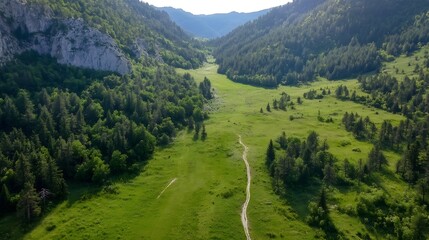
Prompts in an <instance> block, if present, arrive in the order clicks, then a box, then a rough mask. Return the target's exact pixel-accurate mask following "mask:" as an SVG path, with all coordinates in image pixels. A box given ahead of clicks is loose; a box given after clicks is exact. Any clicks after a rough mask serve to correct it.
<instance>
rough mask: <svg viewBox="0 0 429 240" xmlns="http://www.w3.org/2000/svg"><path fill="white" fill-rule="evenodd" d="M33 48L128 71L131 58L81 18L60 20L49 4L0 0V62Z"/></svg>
mask: <svg viewBox="0 0 429 240" xmlns="http://www.w3.org/2000/svg"><path fill="white" fill-rule="evenodd" d="M27 50H34V51H36V52H38V53H40V54H47V55H50V56H52V57H54V58H56V59H57V61H58V62H59V63H61V64H69V65H73V66H77V67H83V68H91V69H95V70H103V71H112V72H117V73H119V74H126V73H129V72H130V71H131V64H130V62H129V60H128V59H127V58H126V57H125V55H124V54H123V53H122V51H121V50H120V48H119V47H118V46H117V44H116V43H115V41H114V40H113V39H112V38H111V37H110V36H109V35H107V34H104V33H102V32H100V31H99V30H97V29H94V28H91V27H89V26H87V25H86V24H85V23H84V22H83V20H81V19H58V18H54V17H53V13H52V11H51V10H50V9H49V8H48V7H46V6H40V5H35V4H29V3H27V2H26V1H25V0H8V1H1V2H0V64H1V63H5V62H6V61H9V60H10V59H11V58H13V56H14V55H16V54H19V53H21V52H23V51H27Z"/></svg>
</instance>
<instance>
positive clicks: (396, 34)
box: [214, 0, 429, 87]
mask: <svg viewBox="0 0 429 240" xmlns="http://www.w3.org/2000/svg"><path fill="white" fill-rule="evenodd" d="M303 5H305V6H306V7H303ZM428 8H429V3H428V2H427V1H424V0H418V1H412V2H409V1H406V0H394V1H387V0H382V1H370V0H358V1H331V0H329V1H310V0H301V1H294V2H293V3H291V4H288V5H285V6H283V7H280V8H279V9H275V10H273V11H272V12H270V13H268V14H267V15H266V16H265V17H262V18H260V19H258V20H256V21H254V22H252V23H249V24H247V25H244V26H243V27H240V28H238V29H236V30H235V31H233V32H232V33H230V34H228V35H227V36H225V37H223V38H221V39H219V40H217V41H215V45H216V48H215V51H214V56H215V57H216V61H217V63H218V64H219V65H220V67H219V72H220V73H222V74H226V75H227V76H228V77H229V78H230V79H232V80H233V81H238V82H242V83H247V84H252V85H259V86H265V87H267V86H268V87H273V86H276V85H277V84H287V85H298V84H301V83H305V82H309V81H313V80H314V79H316V77H318V76H322V77H326V78H328V79H343V78H349V77H355V76H358V75H360V74H363V73H368V72H372V71H377V70H379V68H380V67H381V61H382V59H383V57H382V54H380V50H381V49H382V48H383V47H382V46H383V44H384V49H387V48H389V50H387V52H389V53H392V54H393V53H395V54H399V53H409V52H410V51H413V50H415V49H417V48H418V47H419V46H422V45H424V44H426V43H428V39H427V35H428V34H427V28H428V27H427V25H428V24H426V22H427V16H426V15H425V13H426V12H427V9H428ZM377 9H384V10H385V11H383V13H380V12H379V11H378V10H377ZM292 10H294V12H293V13H289V11H292ZM416 16H417V17H416ZM268 18H273V19H277V21H268V20H267V19H268ZM282 23H283V24H282ZM404 29H405V30H404Z"/></svg>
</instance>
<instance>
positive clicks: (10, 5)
mask: <svg viewBox="0 0 429 240" xmlns="http://www.w3.org/2000/svg"><path fill="white" fill-rule="evenodd" d="M100 5H102V6H103V7H100ZM0 12H1V13H2V14H1V17H0V32H1V35H0V43H2V44H1V45H0V62H6V61H8V60H10V59H11V58H13V56H14V55H15V54H19V53H21V52H23V51H27V50H34V51H36V52H38V53H40V54H47V55H50V56H51V57H54V58H56V59H57V60H58V62H59V63H63V64H70V65H73V66H78V67H86V68H92V69H96V70H107V71H113V72H117V73H120V74H124V73H129V72H130V71H131V63H132V62H133V61H139V59H141V58H144V57H150V58H153V59H157V60H158V61H163V62H165V63H167V64H169V65H172V66H176V67H183V68H192V67H197V66H199V65H200V64H201V63H202V61H203V60H204V55H203V54H201V53H200V52H199V50H197V49H196V46H197V43H196V42H194V41H193V40H192V39H191V38H189V37H188V36H187V35H186V34H185V33H184V32H183V31H182V30H181V29H180V28H179V27H178V26H177V25H175V24H174V23H173V22H172V21H171V20H170V18H169V17H168V15H167V14H165V13H164V12H161V11H159V10H156V9H154V8H153V7H151V6H149V5H148V4H145V3H141V2H140V1H138V0H92V1H51V0H30V1H22V0H12V1H2V2H1V3H0Z"/></svg>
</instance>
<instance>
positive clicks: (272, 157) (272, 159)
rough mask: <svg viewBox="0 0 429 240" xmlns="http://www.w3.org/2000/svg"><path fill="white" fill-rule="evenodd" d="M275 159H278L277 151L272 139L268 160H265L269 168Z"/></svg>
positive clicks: (268, 150)
mask: <svg viewBox="0 0 429 240" xmlns="http://www.w3.org/2000/svg"><path fill="white" fill-rule="evenodd" d="M275 159H276V153H275V150H274V144H273V140H270V144H268V148H267V154H266V160H265V163H266V165H267V167H268V168H270V167H271V165H272V164H273V162H274V160H275Z"/></svg>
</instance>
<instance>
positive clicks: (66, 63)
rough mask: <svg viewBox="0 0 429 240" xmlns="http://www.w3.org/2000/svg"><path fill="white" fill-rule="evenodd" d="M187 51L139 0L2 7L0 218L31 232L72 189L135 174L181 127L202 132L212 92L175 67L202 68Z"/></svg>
mask: <svg viewBox="0 0 429 240" xmlns="http://www.w3.org/2000/svg"><path fill="white" fill-rule="evenodd" d="M196 46H197V43H196V42H194V41H193V40H192V39H191V38H190V37H188V36H187V35H186V34H185V33H184V32H183V31H182V30H181V29H180V28H179V27H177V25H175V24H174V23H173V22H172V21H171V20H169V18H168V15H166V14H165V13H163V12H160V11H158V10H156V9H154V8H152V7H150V6H149V5H147V4H143V3H140V2H139V1H134V0H94V1H53V0H52V1H48V0H46V1H45V0H40V1H39V0H32V1H21V0H11V1H1V2H0V63H1V64H0V205H1V208H0V216H1V217H4V216H8V215H9V216H10V215H12V216H15V218H14V220H18V221H19V222H20V223H22V224H23V225H25V224H31V223H33V222H35V220H37V219H39V217H40V216H41V215H43V214H45V213H46V212H47V211H48V206H47V204H46V202H49V208H50V207H52V206H55V203H57V202H58V201H61V200H63V199H66V198H67V197H68V193H69V192H68V185H69V184H70V183H71V182H72V183H77V185H78V186H82V185H86V184H94V185H98V186H101V185H104V184H106V183H107V182H109V181H110V180H111V179H112V178H115V177H117V176H121V175H122V176H123V175H133V174H136V173H138V172H139V171H140V169H141V167H142V166H144V164H145V163H146V162H147V161H148V160H149V159H150V158H151V157H152V155H153V154H154V153H155V150H156V148H157V147H161V146H168V145H169V144H171V143H172V142H173V140H174V138H175V136H176V133H177V132H179V131H180V130H182V129H184V128H186V127H188V128H189V131H192V130H194V128H195V129H198V130H197V131H199V130H200V129H201V128H202V129H203V130H202V132H204V131H205V130H204V129H205V128H204V124H203V121H204V119H205V113H204V111H203V102H204V100H203V99H204V97H203V96H202V94H201V93H200V92H202V91H204V92H205V93H206V96H208V95H210V94H207V90H205V88H204V87H200V89H198V86H197V84H196V83H195V81H194V80H193V79H192V77H191V76H190V75H189V74H185V75H178V74H177V73H176V72H175V70H174V67H182V68H193V67H197V66H199V65H201V64H202V61H203V60H204V58H205V56H204V55H203V54H202V53H201V52H200V51H201V50H199V49H197V48H196ZM208 91H210V89H209V90H208ZM197 134H198V133H197ZM13 230H16V229H13ZM4 236H6V238H8V237H7V235H4V234H3V233H1V234H0V239H3V237H4Z"/></svg>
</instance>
